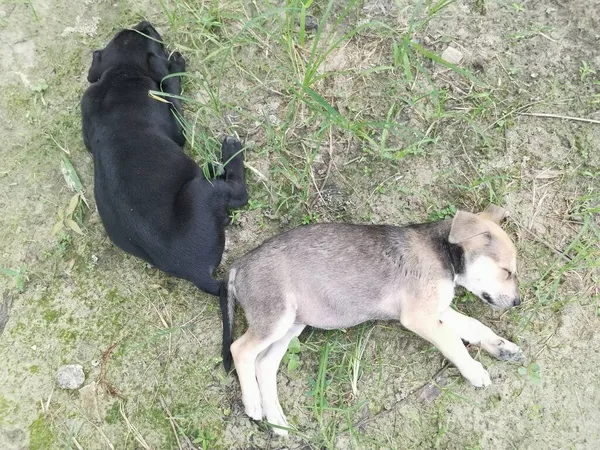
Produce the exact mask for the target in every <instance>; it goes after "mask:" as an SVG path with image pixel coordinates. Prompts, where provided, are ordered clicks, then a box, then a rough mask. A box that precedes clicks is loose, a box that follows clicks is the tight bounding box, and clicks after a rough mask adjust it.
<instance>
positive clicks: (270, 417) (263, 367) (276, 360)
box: [256, 323, 306, 436]
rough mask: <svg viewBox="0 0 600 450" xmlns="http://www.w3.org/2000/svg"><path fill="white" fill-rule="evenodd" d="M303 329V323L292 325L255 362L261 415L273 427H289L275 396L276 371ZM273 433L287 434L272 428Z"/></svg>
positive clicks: (284, 431)
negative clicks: (260, 399) (291, 342)
mask: <svg viewBox="0 0 600 450" xmlns="http://www.w3.org/2000/svg"><path fill="white" fill-rule="evenodd" d="M304 327H306V325H304V324H303V323H295V324H293V325H292V326H291V327H290V329H289V330H288V331H287V333H286V334H285V336H283V337H282V338H281V339H279V340H278V341H275V342H273V343H272V344H271V345H270V346H269V348H267V349H266V350H263V352H262V353H261V354H260V355H258V358H257V361H256V378H257V379H258V385H259V387H260V394H261V398H262V408H263V414H264V415H265V416H266V417H267V421H268V422H269V423H271V424H273V425H279V426H281V427H288V426H289V425H288V423H287V420H286V418H285V414H284V413H283V410H282V409H281V405H280V404H279V397H278V395H277V369H278V368H279V364H280V363H281V360H282V358H283V356H284V355H285V352H286V351H287V348H288V345H289V344H290V341H291V340H292V339H293V338H294V337H296V336H298V335H300V333H302V330H303V329H304ZM273 431H274V432H275V433H277V434H279V435H281V436H285V435H286V434H287V431H286V430H283V429H281V428H273Z"/></svg>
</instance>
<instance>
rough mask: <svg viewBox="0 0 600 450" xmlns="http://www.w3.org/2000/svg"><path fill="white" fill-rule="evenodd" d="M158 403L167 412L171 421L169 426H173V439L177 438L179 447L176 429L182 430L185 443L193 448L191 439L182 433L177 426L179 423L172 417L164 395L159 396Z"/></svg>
mask: <svg viewBox="0 0 600 450" xmlns="http://www.w3.org/2000/svg"><path fill="white" fill-rule="evenodd" d="M159 400H160V404H161V406H162V407H163V409H164V410H165V412H166V413H167V417H168V418H169V422H171V428H173V434H175V439H177V445H178V446H179V448H180V449H181V448H182V447H181V443H180V442H179V436H178V434H177V430H179V431H181V432H182V436H183V438H184V439H185V441H186V444H187V445H188V447H189V448H191V449H195V448H196V447H194V444H192V441H190V438H188V437H187V436H186V434H185V433H183V431H182V430H181V428H180V427H179V424H178V423H177V422H176V421H175V419H174V418H173V416H172V415H171V411H169V408H168V406H167V402H165V399H164V397H163V396H162V395H161V396H160V399H159Z"/></svg>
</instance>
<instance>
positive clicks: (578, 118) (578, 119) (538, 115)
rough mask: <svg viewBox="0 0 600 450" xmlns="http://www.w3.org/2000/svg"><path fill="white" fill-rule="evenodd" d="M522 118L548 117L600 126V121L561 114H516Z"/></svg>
mask: <svg viewBox="0 0 600 450" xmlns="http://www.w3.org/2000/svg"><path fill="white" fill-rule="evenodd" d="M516 113H517V114H520V115H522V116H534V117H548V118H550V119H564V120H574V121H576V122H586V123H595V124H598V125H600V120H596V119H586V118H584V117H572V116H563V115H561V114H548V113H525V112H516Z"/></svg>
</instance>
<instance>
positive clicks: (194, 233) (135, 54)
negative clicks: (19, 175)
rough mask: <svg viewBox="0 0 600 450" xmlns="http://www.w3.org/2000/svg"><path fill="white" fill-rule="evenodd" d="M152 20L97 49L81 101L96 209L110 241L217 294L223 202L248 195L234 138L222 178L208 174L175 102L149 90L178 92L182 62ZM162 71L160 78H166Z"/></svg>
mask: <svg viewBox="0 0 600 450" xmlns="http://www.w3.org/2000/svg"><path fill="white" fill-rule="evenodd" d="M161 41H162V39H161V37H160V35H159V34H158V33H157V32H156V30H155V29H154V28H153V27H152V25H151V24H150V23H148V22H141V23H139V24H138V25H136V26H135V27H134V29H126V30H122V31H121V32H119V33H117V35H116V36H115V37H114V38H113V39H112V41H111V42H110V43H109V44H108V45H107V46H106V47H105V48H104V49H103V50H99V51H95V52H94V55H93V62H92V66H91V67H90V70H89V73H88V81H89V82H90V83H92V85H91V86H90V87H89V88H88V89H87V91H86V92H85V94H84V96H83V99H82V101H81V112H82V116H83V140H84V143H85V146H86V147H87V149H88V150H89V151H90V152H91V153H92V155H93V159H94V177H95V182H94V191H95V197H96V204H97V207H98V212H99V213H100V217H101V218H102V222H103V223H104V227H105V228H106V232H107V234H108V235H109V237H110V238H111V239H112V241H113V242H114V243H115V244H116V245H118V246H119V247H121V248H122V249H123V250H125V251H126V252H129V253H131V254H133V255H135V256H138V257H140V258H142V259H144V260H145V261H148V262H149V263H150V264H152V265H154V266H156V267H158V268H159V269H161V270H164V271H165V272H167V273H170V274H172V275H174V276H177V277H180V278H185V279H187V280H190V281H192V282H193V283H194V284H195V285H196V286H197V287H198V288H199V289H201V290H203V291H205V292H208V293H210V294H213V295H218V294H219V291H220V283H219V282H218V281H217V280H215V279H213V272H214V270H215V269H216V267H217V266H218V265H219V263H220V261H221V256H222V253H223V247H224V243H225V234H224V227H225V225H227V224H228V223H229V210H230V209H232V208H239V207H241V206H243V205H245V204H246V202H247V192H246V185H245V181H244V163H243V155H242V153H241V149H242V146H241V144H240V142H238V141H237V140H235V139H233V138H226V139H225V140H224V141H223V147H222V152H223V154H222V159H223V161H224V162H226V161H229V160H230V159H231V160H230V161H229V163H228V164H227V166H226V173H225V176H224V179H221V178H219V179H216V178H215V179H212V180H206V179H205V177H204V175H203V173H202V171H201V169H200V168H199V167H198V165H197V164H196V163H195V162H194V161H193V160H192V159H191V158H189V157H188V156H187V155H186V154H185V153H184V152H183V150H182V147H183V145H184V143H185V138H184V135H183V130H182V129H181V126H180V124H179V122H178V121H177V120H176V118H175V116H174V111H172V110H173V109H174V110H176V111H177V113H178V114H181V113H182V110H181V101H180V100H178V99H173V98H167V99H168V100H169V101H170V102H171V104H167V103H163V102H160V101H158V100H156V99H153V98H151V97H150V96H149V94H148V91H150V90H161V89H162V91H163V92H166V93H169V94H172V95H180V94H181V80H180V77H179V76H174V77H169V78H166V79H164V78H165V77H166V76H167V75H169V74H173V73H178V72H183V71H185V60H184V58H183V57H182V56H181V54H179V53H177V52H175V53H173V54H172V55H170V56H169V55H168V53H167V52H166V51H165V48H164V46H163V44H162V42H161ZM163 79H164V80H163Z"/></svg>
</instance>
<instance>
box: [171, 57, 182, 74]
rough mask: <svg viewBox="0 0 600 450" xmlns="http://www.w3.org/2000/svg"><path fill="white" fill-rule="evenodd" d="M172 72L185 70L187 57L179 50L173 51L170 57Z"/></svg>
mask: <svg viewBox="0 0 600 450" xmlns="http://www.w3.org/2000/svg"><path fill="white" fill-rule="evenodd" d="M169 63H170V64H169V67H170V69H171V73H177V72H185V58H184V57H183V55H182V54H181V53H179V52H173V53H172V54H171V56H170V57H169Z"/></svg>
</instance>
